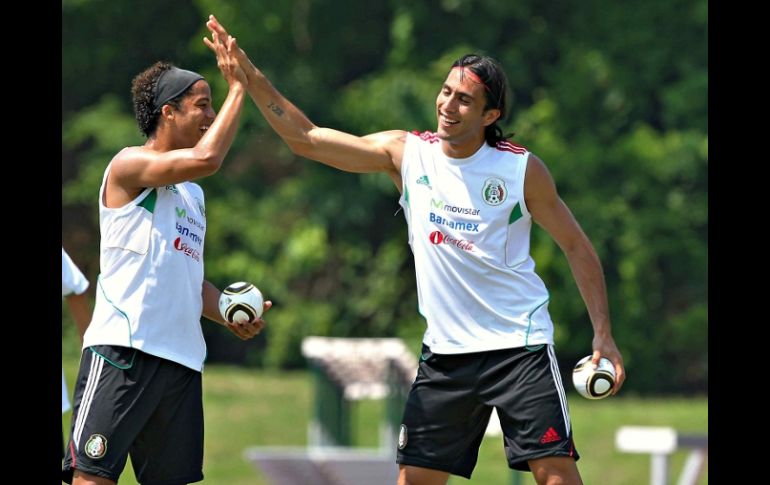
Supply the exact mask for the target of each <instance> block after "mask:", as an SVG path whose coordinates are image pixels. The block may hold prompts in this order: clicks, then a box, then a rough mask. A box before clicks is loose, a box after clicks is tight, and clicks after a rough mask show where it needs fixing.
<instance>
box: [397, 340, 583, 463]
mask: <svg viewBox="0 0 770 485" xmlns="http://www.w3.org/2000/svg"><path fill="white" fill-rule="evenodd" d="M493 407H494V408H496V409H497V414H498V416H499V417H500V425H501V428H502V430H503V435H504V438H503V443H504V446H505V456H506V457H507V459H508V466H509V467H510V468H513V469H515V470H522V471H527V470H529V464H528V463H527V461H528V460H532V459H536V458H544V457H548V456H569V457H573V458H574V459H575V460H577V459H578V458H579V456H578V453H577V450H576V449H575V446H574V443H573V441H572V427H571V425H570V420H569V411H568V410H567V399H566V396H565V394H564V387H563V386H562V383H561V377H560V375H559V368H558V366H557V363H556V357H555V355H554V351H553V346H552V345H542V346H538V347H537V349H536V350H527V349H525V348H515V349H503V350H494V351H489V352H475V353H469V354H442V355H439V354H434V353H432V352H431V351H430V348H428V347H427V346H426V345H423V348H422V356H421V357H420V364H419V368H418V370H417V378H416V379H415V381H414V384H412V389H411V391H410V392H409V396H408V398H407V402H406V409H405V410H404V417H403V419H402V421H401V422H402V424H401V431H400V434H399V440H398V453H397V457H396V462H398V463H400V464H402V465H412V466H418V467H424V468H432V469H435V470H442V471H446V472H449V473H451V474H454V475H460V476H463V477H465V478H470V477H471V473H472V472H473V469H474V467H475V466H476V460H477V458H478V452H479V446H480V445H481V440H482V438H483V437H484V432H485V431H486V428H487V423H488V422H489V416H490V414H491V413H492V408H493Z"/></svg>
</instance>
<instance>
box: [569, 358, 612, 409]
mask: <svg viewBox="0 0 770 485" xmlns="http://www.w3.org/2000/svg"><path fill="white" fill-rule="evenodd" d="M591 357H592V356H590V355H588V356H586V357H583V358H582V359H580V360H579V361H578V363H577V364H575V368H574V369H572V383H573V384H574V385H575V389H577V392H578V394H580V395H581V396H583V397H584V398H586V399H603V398H605V397H607V396H609V395H610V392H611V391H612V388H613V387H615V366H614V365H612V362H611V361H610V360H609V359H605V358H604V357H602V358H601V359H599V365H598V367H596V369H594V368H593V364H592V363H591Z"/></svg>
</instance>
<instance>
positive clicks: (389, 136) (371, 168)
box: [206, 15, 406, 189]
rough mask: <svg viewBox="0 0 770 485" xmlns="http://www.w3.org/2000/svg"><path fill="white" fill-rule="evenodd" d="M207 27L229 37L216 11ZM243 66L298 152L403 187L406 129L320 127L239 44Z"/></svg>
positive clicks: (255, 95) (252, 89) (270, 117)
mask: <svg viewBox="0 0 770 485" xmlns="http://www.w3.org/2000/svg"><path fill="white" fill-rule="evenodd" d="M206 27H208V29H209V30H210V31H211V34H212V38H213V39H212V41H209V40H208V39H206V44H207V45H208V44H210V43H212V42H216V39H226V38H228V33H227V31H226V30H225V29H224V27H223V26H222V25H221V24H220V23H219V22H218V21H217V19H216V17H214V16H213V15H211V16H209V21H208V22H206ZM233 53H234V54H235V55H236V57H237V59H238V61H239V63H240V65H241V68H243V70H244V72H245V73H246V76H247V78H248V85H247V87H246V89H247V91H248V93H249V95H250V96H251V99H252V100H254V103H255V104H256V105H257V107H258V108H259V110H260V111H261V112H262V115H263V116H264V117H265V119H266V120H267V122H268V123H269V124H270V126H271V127H273V129H274V130H275V132H276V133H278V135H279V136H280V137H281V138H282V139H283V141H285V142H286V144H287V145H288V146H289V148H290V149H291V150H292V152H294V153H295V154H297V155H300V156H303V157H306V158H310V159H312V160H316V161H319V162H321V163H324V164H326V165H329V166H332V167H335V168H338V169H340V170H344V171H346V172H358V173H365V172H386V173H388V174H389V175H390V176H391V178H393V181H394V183H395V184H396V186H397V187H399V189H400V188H401V158H402V156H403V151H404V141H405V140H406V132H405V131H403V130H394V131H384V132H380V133H375V134H372V135H368V136H363V137H360V136H355V135H351V134H349V133H345V132H342V131H338V130H333V129H330V128H320V127H318V126H316V125H315V124H313V122H312V121H310V120H309V119H308V117H307V116H305V114H304V113H303V112H302V111H301V110H300V109H299V108H297V107H296V106H295V105H294V104H292V103H291V102H290V101H289V100H287V99H286V98H285V97H284V96H283V95H282V94H281V93H280V92H278V90H277V89H275V87H274V86H273V85H272V83H271V82H270V80H269V79H267V78H266V77H265V75H264V74H263V73H262V72H261V71H260V70H259V69H257V68H256V67H255V66H254V65H253V64H252V63H251V61H250V60H249V58H248V56H247V55H246V53H245V52H244V51H243V49H240V48H235V49H234V50H233Z"/></svg>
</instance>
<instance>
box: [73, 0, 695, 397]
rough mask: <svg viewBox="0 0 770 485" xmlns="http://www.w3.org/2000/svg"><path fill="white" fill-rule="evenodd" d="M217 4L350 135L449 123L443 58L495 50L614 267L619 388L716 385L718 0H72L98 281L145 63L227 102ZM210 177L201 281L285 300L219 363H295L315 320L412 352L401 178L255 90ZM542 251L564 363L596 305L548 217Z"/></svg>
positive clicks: (83, 170) (325, 121)
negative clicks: (256, 98)
mask: <svg viewBox="0 0 770 485" xmlns="http://www.w3.org/2000/svg"><path fill="white" fill-rule="evenodd" d="M172 5H173V7H172ZM208 13H215V14H216V15H217V16H218V18H219V19H220V20H221V21H222V22H223V23H224V24H225V25H226V26H227V28H228V29H229V30H230V31H231V33H233V34H234V35H236V36H237V38H238V42H239V44H240V45H241V46H242V47H244V49H245V50H246V51H247V52H248V53H249V54H250V56H251V57H252V60H253V61H254V62H255V63H256V64H257V65H258V66H260V68H262V69H263V70H264V72H265V73H266V74H267V75H268V77H270V78H271V80H272V81H273V83H274V84H275V86H276V87H277V88H278V89H279V90H281V91H282V92H283V93H284V94H285V95H286V96H287V97H288V98H289V99H291V100H292V101H294V102H295V103H296V104H297V105H298V106H299V107H300V108H301V109H303V110H304V111H305V112H306V113H307V114H308V116H310V118H311V119H312V120H313V121H314V122H315V123H316V124H318V125H320V126H330V127H334V128H338V129H342V130H345V131H349V132H351V133H355V134H366V133H371V132H375V131H381V130H387V129H394V128H400V129H408V130H412V129H419V130H425V129H435V107H434V99H435V96H436V94H437V92H438V89H439V87H440V85H441V82H442V81H443V79H444V77H445V75H446V72H447V71H448V68H449V66H450V64H451V62H452V61H453V60H454V59H455V58H457V57H459V56H460V55H462V54H465V53H467V52H471V51H481V52H485V53H488V54H490V55H492V56H493V57H496V58H498V59H499V60H500V61H501V63H502V64H503V66H504V67H505V68H506V70H507V74H508V77H509V81H510V84H511V92H512V95H513V106H512V109H511V116H510V117H509V119H508V120H507V122H506V128H508V129H509V130H510V131H514V132H516V136H515V138H514V140H515V141H517V142H518V143H521V144H523V145H525V146H527V147H528V148H529V149H530V150H532V151H533V152H534V153H536V154H538V156H540V158H542V159H543V160H544V161H545V162H546V164H547V165H548V167H549V169H550V170H551V172H552V174H553V176H554V178H555V180H556V182H557V186H558V188H559V191H560V194H561V196H562V198H563V199H564V200H565V202H567V204H568V205H569V206H570V208H571V209H572V211H573V213H574V214H575V215H576V217H577V218H578V220H579V221H580V222H581V225H582V226H583V228H584V230H585V231H586V233H587V234H588V235H589V237H590V238H591V239H592V241H593V243H594V245H595V246H596V249H597V251H598V253H599V255H600V257H601V259H602V262H603V264H604V268H605V274H606V279H607V285H608V290H609V298H610V310H611V315H612V320H613V329H614V332H615V336H616V340H617V341H618V344H619V346H620V348H621V350H622V352H623V354H624V356H625V358H626V364H627V370H628V373H629V380H628V381H627V385H626V389H627V390H628V391H633V390H636V391H638V392H703V391H706V390H707V389H708V364H707V360H708V354H707V330H708V244H707V238H708V207H707V194H708V173H707V169H708V112H707V109H708V102H707V92H708V61H707V54H708V52H707V51H708V44H707V35H708V3H707V2H706V1H705V0H668V1H662V0H653V1H649V0H648V1H642V0H628V1H625V2H611V1H609V0H588V1H581V2H576V1H572V0H556V1H552V2H538V1H534V0H515V1H502V0H430V1H425V2H407V1H405V0H390V1H388V2H374V3H371V2H369V3H366V2H365V3H361V2H358V1H353V0H286V1H283V2H272V1H267V0H250V1H245V0H197V1H195V2H192V3H189V4H187V5H182V4H180V3H179V2H157V1H145V0H141V1H139V0H137V1H132V2H129V1H127V0H116V1H113V2H97V1H79V2H74V1H70V2H63V3H62V57H63V62H62V93H63V97H62V98H63V101H62V132H63V137H62V159H63V161H62V162H63V167H62V177H63V180H62V183H63V187H62V202H63V209H62V210H63V217H64V224H63V230H64V234H63V240H64V244H65V246H68V245H69V246H74V247H72V251H71V252H73V253H74V255H75V257H76V259H77V260H78V261H79V262H80V261H82V262H83V266H84V267H85V268H86V272H87V274H88V275H89V277H90V279H92V280H93V279H94V276H95V274H96V273H97V272H98V236H99V232H98V224H97V204H96V202H97V200H96V194H97V191H98V187H99V183H100V182H101V176H102V173H103V171H104V168H105V167H106V165H107V163H108V162H109V159H110V158H111V157H112V155H114V153H116V152H117V151H118V150H119V149H120V148H122V147H123V146H125V145H128V144H137V143H142V138H141V136H140V135H139V131H138V129H136V127H135V124H134V122H133V115H132V113H131V107H130V98H129V84H130V81H131V78H132V77H133V76H134V75H135V74H136V73H138V72H139V71H141V70H142V69H144V68H145V67H147V66H149V65H150V64H152V63H153V62H154V61H156V60H158V59H167V60H171V61H172V62H176V63H177V64H178V65H180V66H181V67H185V68H188V69H195V70H198V71H199V72H201V73H203V74H204V75H205V76H206V77H207V79H208V80H209V81H210V83H211V84H212V89H213V92H214V96H215V100H216V102H215V105H217V106H218V105H219V104H221V101H222V100H223V99H224V95H225V90H226V85H225V83H224V81H223V80H222V79H221V76H220V75H219V74H218V71H217V68H216V64H215V62H214V57H213V55H211V54H210V53H209V52H208V50H207V49H206V47H205V46H204V45H203V43H202V41H201V38H202V37H203V36H204V35H205V33H206V30H205V25H204V22H205V18H206V16H207V14H208ZM200 183H201V184H202V185H203V186H204V189H205V190H206V194H207V213H208V236H207V244H206V272H207V278H209V279H210V280H212V281H213V282H215V283H216V284H218V285H220V286H224V285H226V284H228V283H230V282H232V281H236V280H249V281H252V282H254V283H256V284H257V285H258V286H259V287H260V288H261V289H262V290H263V292H264V293H265V294H266V295H267V296H268V297H269V298H270V299H272V300H273V301H274V303H275V307H274V309H273V310H271V311H270V312H269V313H268V315H267V320H268V322H269V330H268V331H267V332H265V333H264V334H263V336H260V338H259V339H257V340H255V341H250V342H247V343H243V342H241V341H239V340H237V339H233V338H231V336H230V335H229V334H227V332H225V331H223V330H222V329H220V328H218V327H216V326H214V325H211V324H208V323H204V331H205V334H206V338H207V341H208V345H209V359H210V360H231V361H238V362H242V363H245V364H248V365H259V366H272V367H281V368H287V367H297V366H301V365H304V361H303V359H302V357H301V355H300V342H301V339H302V338H303V337H304V336H306V335H334V336H357V337H363V336H401V337H404V338H405V339H407V341H408V342H409V343H410V345H412V346H413V347H414V348H415V350H416V349H417V348H418V345H419V340H420V337H421V335H422V332H423V331H424V322H423V321H422V318H421V317H420V316H419V314H418V313H417V302H416V289H415V282H414V268H413V260H412V256H411V253H410V250H409V247H408V244H407V242H406V223H405V221H404V220H403V216H402V214H401V213H397V212H398V208H399V206H398V197H399V194H398V191H397V189H396V187H394V186H393V184H392V182H391V181H390V179H389V178H388V177H387V176H385V175H381V174H378V175H356V174H348V173H342V172H338V171H336V170H333V169H330V168H328V167H325V166H322V165H320V164H316V163H313V162H310V161H308V160H305V159H302V158H299V157H296V156H294V155H292V154H291V152H290V151H289V150H288V149H287V148H286V147H285V145H284V144H283V143H282V142H281V141H280V139H279V138H278V137H277V136H276V135H275V134H274V133H273V132H272V131H271V129H270V128H269V126H268V125H267V124H266V122H265V121H264V120H263V119H262V117H261V115H260V114H259V112H258V110H257V109H256V108H255V107H254V106H253V103H252V102H251V101H250V100H247V101H246V107H245V109H244V114H243V118H242V122H241V128H240V131H239V134H238V136H237V138H236V142H235V144H234V146H233V149H232V150H231V151H230V153H229V155H228V157H227V159H226V161H225V165H224V166H223V168H222V169H221V170H220V172H219V173H218V174H217V175H215V176H213V177H209V178H207V179H204V180H201V181H200ZM68 249H70V247H68ZM532 251H533V256H534V258H535V261H536V263H537V268H538V272H539V274H540V275H541V276H542V277H543V279H544V280H545V281H546V284H547V286H548V287H549V290H550V292H551V303H550V309H551V312H552V315H553V317H554V320H555V322H556V326H557V329H556V343H557V349H558V350H559V355H560V357H561V358H562V364H563V367H564V368H565V369H568V368H569V367H571V363H573V362H575V361H576V360H577V359H578V358H580V357H582V356H583V355H586V354H588V353H589V352H590V345H591V337H592V330H591V326H590V323H589V320H588V316H587V313H586V311H585V306H584V305H583V303H582V300H581V299H580V295H579V293H578V291H577V288H576V286H575V283H574V280H573V279H572V276H571V274H570V270H569V266H568V264H567V261H566V259H565V258H564V256H563V254H562V253H561V252H560V251H559V249H558V247H557V246H556V245H555V244H554V243H553V241H552V240H551V239H550V238H549V237H548V236H547V234H545V233H544V232H543V231H541V230H539V229H535V230H534V231H533V245H532Z"/></svg>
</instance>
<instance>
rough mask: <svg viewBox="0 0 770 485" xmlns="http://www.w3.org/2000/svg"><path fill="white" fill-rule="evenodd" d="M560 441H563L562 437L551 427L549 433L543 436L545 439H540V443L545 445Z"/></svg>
mask: <svg viewBox="0 0 770 485" xmlns="http://www.w3.org/2000/svg"><path fill="white" fill-rule="evenodd" d="M559 440H561V436H559V433H557V432H556V430H555V429H553V427H549V428H548V431H546V432H545V434H543V437H542V438H540V442H541V443H543V444H546V443H551V442H554V441H559Z"/></svg>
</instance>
